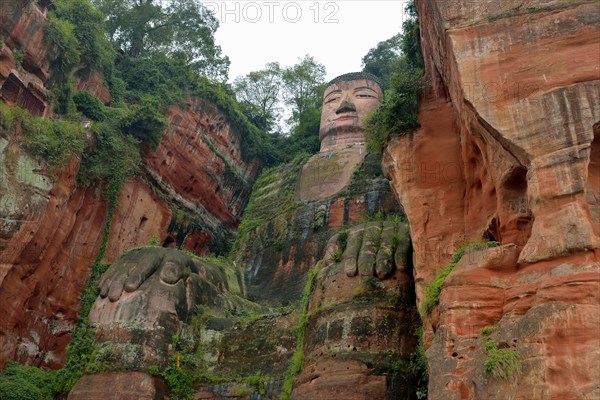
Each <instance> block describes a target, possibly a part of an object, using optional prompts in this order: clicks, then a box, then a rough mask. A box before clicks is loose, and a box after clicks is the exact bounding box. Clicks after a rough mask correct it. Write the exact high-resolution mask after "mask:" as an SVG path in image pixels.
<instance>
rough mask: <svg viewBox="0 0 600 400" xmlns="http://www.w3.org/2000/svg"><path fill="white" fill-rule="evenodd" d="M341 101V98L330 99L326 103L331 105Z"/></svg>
mask: <svg viewBox="0 0 600 400" xmlns="http://www.w3.org/2000/svg"><path fill="white" fill-rule="evenodd" d="M338 99H339V97H332V98H330V99H328V100H327V101H325V104H330V103H334V102H336V101H337V100H338Z"/></svg>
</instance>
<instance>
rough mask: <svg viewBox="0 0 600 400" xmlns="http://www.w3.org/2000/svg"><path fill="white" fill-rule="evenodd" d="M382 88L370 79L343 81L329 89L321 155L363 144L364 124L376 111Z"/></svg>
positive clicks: (326, 96) (324, 116)
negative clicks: (324, 152)
mask: <svg viewBox="0 0 600 400" xmlns="http://www.w3.org/2000/svg"><path fill="white" fill-rule="evenodd" d="M382 95H383V93H382V91H381V87H379V85H378V84H377V83H375V82H374V81H371V80H369V79H357V80H352V81H342V82H338V83H335V84H333V85H330V86H329V87H328V88H327V89H326V90H325V94H324V98H323V111H322V114H321V127H320V129H319V139H320V140H321V151H323V150H326V149H329V148H332V147H337V146H336V145H335V143H340V144H341V143H343V144H344V145H345V144H349V143H350V142H351V141H354V142H355V141H363V140H364V139H362V130H363V129H362V124H363V121H364V119H365V117H366V115H367V114H369V113H370V112H371V111H373V110H374V109H376V108H377V107H378V106H379V103H380V101H381V98H382Z"/></svg>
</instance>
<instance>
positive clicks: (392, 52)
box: [362, 33, 402, 87]
mask: <svg viewBox="0 0 600 400" xmlns="http://www.w3.org/2000/svg"><path fill="white" fill-rule="evenodd" d="M401 46H402V34H401V33H397V34H395V35H394V36H392V37H391V38H389V39H387V40H384V41H382V42H379V43H378V44H377V46H375V47H373V48H372V49H371V50H369V52H368V53H367V55H366V56H364V57H363V59H362V63H363V71H364V72H369V73H371V74H373V75H375V76H378V77H379V78H380V79H381V80H382V81H383V84H384V86H386V87H387V86H388V85H389V80H390V77H391V76H392V73H393V72H394V71H395V67H396V66H397V64H398V60H399V59H400V55H401V53H402V48H401Z"/></svg>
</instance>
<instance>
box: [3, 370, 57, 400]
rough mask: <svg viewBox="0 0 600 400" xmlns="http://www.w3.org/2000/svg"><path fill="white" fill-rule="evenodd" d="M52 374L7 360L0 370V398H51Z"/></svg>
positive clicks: (44, 399)
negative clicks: (0, 370)
mask: <svg viewBox="0 0 600 400" xmlns="http://www.w3.org/2000/svg"><path fill="white" fill-rule="evenodd" d="M53 376H54V373H53V372H50V371H44V370H41V369H39V368H35V367H30V366H27V365H19V364H17V363H15V362H12V361H9V362H7V363H6V366H5V367H4V369H3V370H2V372H0V399H2V400H46V399H52V398H54V396H53V393H52V379H53Z"/></svg>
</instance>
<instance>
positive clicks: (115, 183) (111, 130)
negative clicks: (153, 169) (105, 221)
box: [78, 120, 141, 199]
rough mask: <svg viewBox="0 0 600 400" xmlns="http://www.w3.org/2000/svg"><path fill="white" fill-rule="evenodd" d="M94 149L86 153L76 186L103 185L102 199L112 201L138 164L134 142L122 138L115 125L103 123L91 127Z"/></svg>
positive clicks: (138, 156)
mask: <svg viewBox="0 0 600 400" xmlns="http://www.w3.org/2000/svg"><path fill="white" fill-rule="evenodd" d="M93 131H94V133H95V135H96V148H95V149H94V150H92V151H89V152H86V153H85V154H84V156H83V160H82V163H81V168H80V170H79V176H78V178H79V182H80V184H82V185H90V184H92V183H94V182H97V181H100V182H103V183H104V192H105V197H106V198H108V199H111V198H112V197H113V196H114V197H116V196H117V195H118V193H119V191H120V189H121V187H122V185H123V183H125V181H126V180H127V179H128V178H129V177H130V176H132V175H133V174H134V173H135V172H136V171H137V170H138V165H139V163H140V160H141V158H140V153H139V147H138V143H139V142H138V141H137V140H136V139H135V138H133V137H131V136H129V135H124V134H123V133H122V132H121V131H120V129H119V127H118V121H115V120H107V121H104V122H100V123H96V124H94V126H93Z"/></svg>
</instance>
